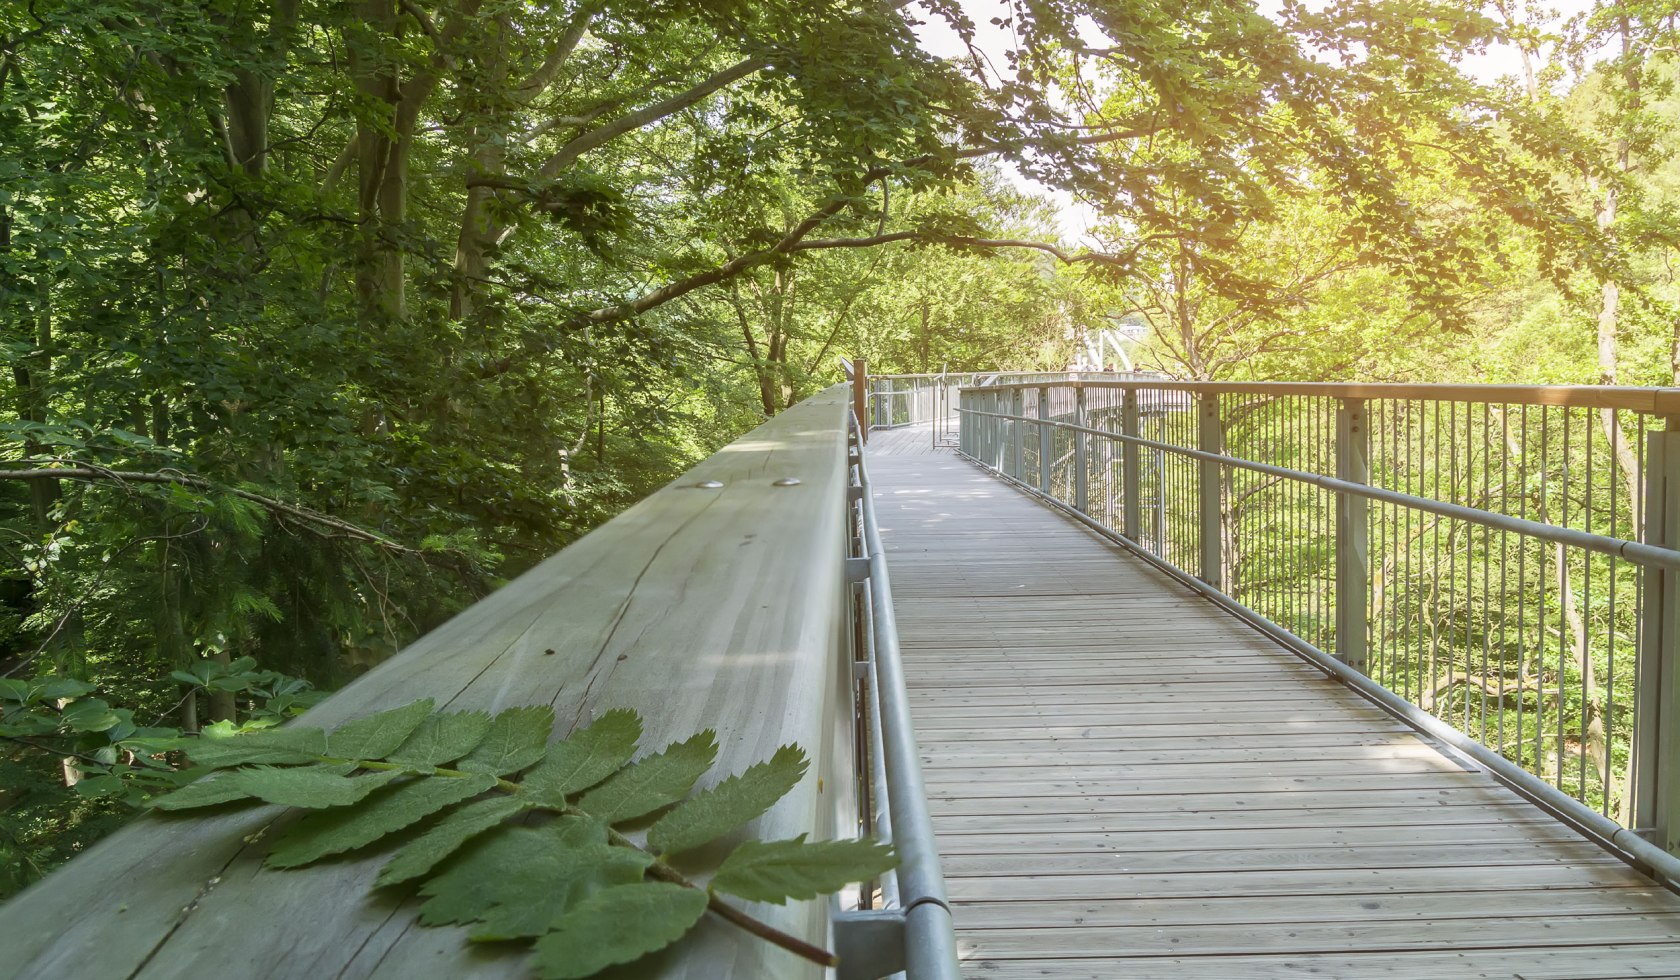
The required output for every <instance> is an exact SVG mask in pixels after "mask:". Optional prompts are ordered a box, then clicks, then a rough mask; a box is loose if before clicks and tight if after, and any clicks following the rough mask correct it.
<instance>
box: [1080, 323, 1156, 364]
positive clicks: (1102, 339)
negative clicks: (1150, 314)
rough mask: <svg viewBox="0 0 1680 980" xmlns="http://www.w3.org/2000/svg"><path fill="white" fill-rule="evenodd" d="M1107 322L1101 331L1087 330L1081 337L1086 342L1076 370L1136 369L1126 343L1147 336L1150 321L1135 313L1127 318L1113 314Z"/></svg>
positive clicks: (1082, 345) (1081, 350)
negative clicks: (1127, 351)
mask: <svg viewBox="0 0 1680 980" xmlns="http://www.w3.org/2000/svg"><path fill="white" fill-rule="evenodd" d="M1105 322H1106V323H1108V324H1110V325H1109V326H1105V327H1103V328H1102V329H1100V330H1086V331H1084V332H1083V336H1082V337H1081V338H1080V339H1081V341H1082V342H1081V345H1080V347H1081V349H1080V351H1079V360H1078V362H1077V363H1075V364H1074V365H1073V367H1072V369H1073V370H1075V371H1108V370H1118V371H1126V372H1131V371H1135V370H1136V368H1135V367H1134V366H1133V365H1132V358H1131V355H1130V354H1127V353H1126V343H1127V341H1134V342H1135V341H1138V340H1141V339H1143V337H1144V336H1145V335H1147V334H1148V333H1149V324H1148V323H1147V322H1146V321H1145V320H1144V319H1143V318H1142V317H1140V316H1138V315H1137V314H1135V313H1133V314H1128V315H1126V316H1123V317H1109V318H1106V321H1105ZM1111 365H1112V367H1111Z"/></svg>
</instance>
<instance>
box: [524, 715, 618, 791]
mask: <svg viewBox="0 0 1680 980" xmlns="http://www.w3.org/2000/svg"><path fill="white" fill-rule="evenodd" d="M641 737H642V719H641V716H639V715H637V714H636V713H635V712H634V711H631V710H629V709H627V708H614V709H613V710H611V711H609V712H607V713H606V714H604V715H602V716H601V717H599V718H597V719H595V722H594V723H593V724H591V725H590V726H589V727H587V728H583V729H580V730H579V731H576V732H573V733H572V737H571V738H568V739H566V740H565V741H564V742H557V743H555V744H554V745H551V746H549V747H548V755H547V757H546V758H544V759H543V761H542V764H541V765H539V766H537V767H536V768H535V769H532V770H531V771H530V772H528V773H526V774H525V779H524V781H523V783H522V785H523V786H524V787H525V790H526V791H527V792H529V793H531V794H532V798H533V799H536V800H539V801H541V802H542V803H543V804H544V805H545V806H556V807H559V806H565V804H566V797H568V796H570V795H571V794H573V793H577V792H581V791H582V790H586V789H588V788H589V787H591V786H594V785H595V784H596V783H598V782H600V781H601V780H603V779H606V778H607V777H608V776H610V775H612V774H613V773H615V772H617V771H618V769H619V767H620V766H622V765H624V764H625V763H626V762H629V761H630V757H631V756H633V755H635V754H636V743H637V741H639V740H640V739H641Z"/></svg>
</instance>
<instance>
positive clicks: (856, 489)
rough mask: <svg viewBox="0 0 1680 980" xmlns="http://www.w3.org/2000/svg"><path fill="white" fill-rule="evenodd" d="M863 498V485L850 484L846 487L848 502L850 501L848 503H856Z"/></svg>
mask: <svg viewBox="0 0 1680 980" xmlns="http://www.w3.org/2000/svg"><path fill="white" fill-rule="evenodd" d="M862 499H863V488H862V487H860V486H849V487H847V488H846V503H848V504H851V503H856V502H857V501H859V500H862Z"/></svg>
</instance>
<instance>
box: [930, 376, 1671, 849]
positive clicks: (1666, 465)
mask: <svg viewBox="0 0 1680 980" xmlns="http://www.w3.org/2000/svg"><path fill="white" fill-rule="evenodd" d="M960 411H961V413H962V427H961V434H960V440H959V443H960V444H959V449H960V451H961V452H963V453H964V454H966V455H967V456H969V457H971V458H973V459H974V460H976V461H977V462H979V463H981V464H982V465H984V466H986V467H988V468H990V469H993V470H995V471H997V472H999V473H1000V474H1002V475H1003V476H1005V477H1006V478H1008V479H1011V480H1013V481H1016V482H1018V483H1020V484H1021V485H1023V486H1025V487H1027V488H1028V489H1030V490H1032V491H1034V492H1036V493H1039V494H1041V495H1043V496H1044V497H1046V498H1048V499H1050V500H1052V501H1054V502H1056V503H1057V504H1059V505H1061V506H1062V507H1064V508H1065V509H1067V510H1070V511H1072V512H1074V513H1076V514H1078V515H1079V516H1080V517H1081V518H1082V519H1084V520H1085V521H1086V522H1087V523H1090V524H1092V525H1093V526H1095V527H1097V528H1099V529H1101V530H1102V531H1104V532H1106V533H1108V534H1110V535H1111V536H1114V537H1116V538H1118V539H1120V540H1121V541H1122V542H1123V543H1124V544H1126V545H1128V546H1129V547H1130V548H1132V549H1133V550H1135V551H1137V552H1138V553H1139V554H1141V555H1144V556H1145V557H1147V558H1150V559H1151V560H1153V561H1154V562H1156V563H1157V564H1160V565H1161V566H1163V567H1165V568H1167V569H1168V570H1170V571H1172V572H1174V573H1175V574H1177V575H1178V576H1179V577H1181V578H1183V579H1185V580H1186V581H1191V582H1193V583H1194V584H1195V585H1196V586H1197V587H1198V588H1200V589H1201V590H1202V591H1204V592H1206V593H1208V594H1209V595H1210V596H1211V597H1213V598H1215V599H1216V601H1219V602H1221V603H1222V604H1224V605H1226V606H1228V607H1229V608H1231V609H1233V611H1237V612H1238V613H1239V614H1241V615H1243V616H1244V617H1245V618H1248V619H1249V620H1250V621H1252V622H1254V623H1255V624H1256V625H1258V626H1260V627H1261V628H1262V629H1264V630H1266V631H1267V632H1269V633H1271V634H1272V635H1274V636H1276V637H1277V638H1279V639H1281V640H1283V641H1284V642H1286V643H1288V644H1289V645H1291V646H1293V647H1294V648H1296V649H1297V650H1299V651H1301V652H1303V653H1305V654H1308V655H1309V658H1317V660H1318V662H1319V663H1320V665H1321V666H1323V667H1325V669H1326V670H1327V671H1329V672H1331V673H1334V674H1337V675H1338V676H1344V679H1349V680H1350V683H1354V684H1355V686H1357V687H1360V688H1361V689H1362V690H1366V691H1367V693H1368V694H1370V693H1373V692H1379V691H1380V692H1383V696H1379V697H1377V698H1376V699H1377V700H1379V701H1380V702H1383V703H1385V706H1387V707H1389V708H1390V709H1391V710H1393V711H1394V712H1395V713H1396V714H1400V715H1403V716H1405V717H1407V718H1408V719H1409V720H1411V721H1413V722H1414V723H1417V724H1419V726H1420V727H1424V728H1426V729H1429V730H1430V731H1431V732H1433V733H1435V734H1437V735H1442V736H1445V735H1446V733H1455V734H1453V735H1452V736H1450V737H1452V738H1454V739H1455V740H1457V739H1462V744H1463V745H1464V746H1466V747H1468V748H1469V749H1470V750H1471V751H1470V754H1472V755H1475V756H1476V757H1477V758H1479V759H1481V760H1482V761H1484V763H1486V764H1488V766H1489V768H1490V769H1494V770H1495V771H1497V772H1498V773H1499V774H1500V775H1501V776H1502V777H1506V781H1507V782H1509V783H1511V784H1512V785H1513V786H1514V787H1515V788H1517V789H1519V791H1521V792H1524V793H1525V795H1528V796H1529V797H1530V798H1531V799H1535V800H1536V802H1541V803H1542V805H1546V806H1548V807H1549V808H1555V812H1559V815H1560V816H1564V817H1565V819H1568V820H1570V822H1572V823H1575V824H1576V825H1577V826H1579V827H1581V828H1582V829H1584V830H1586V831H1587V832H1588V833H1589V834H1591V835H1593V836H1596V837H1598V838H1599V839H1601V840H1604V841H1607V842H1611V841H1613V843H1614V844H1615V846H1616V847H1618V848H1619V849H1620V850H1622V851H1623V852H1624V853H1628V852H1638V854H1639V855H1642V856H1641V857H1640V860H1641V861H1643V862H1645V863H1647V864H1648V863H1650V860H1656V858H1655V857H1654V855H1657V854H1661V853H1662V851H1668V852H1676V851H1680V550H1676V549H1677V548H1680V390H1677V389H1638V388H1594V387H1577V388H1561V387H1512V386H1444V385H1336V384H1295V383H1289V384H1266V383H1245V384H1223V383H1196V382H1168V381H1097V380H1083V381H1078V382H1064V383H1048V384H1037V385H1034V384H1007V385H1001V386H996V387H987V388H968V389H965V390H963V392H962V393H961V406H960ZM1448 726H1450V727H1448ZM1519 784H1520V785H1519ZM1625 828H1634V829H1633V830H1631V831H1630V830H1628V829H1625ZM1645 840H1650V841H1652V842H1654V843H1655V844H1657V845H1658V846H1659V847H1660V848H1661V851H1658V850H1656V849H1654V848H1651V847H1650V846H1649V845H1648V844H1645V843H1644V841H1645ZM1647 859H1649V860H1647ZM1670 860H1672V859H1670ZM1672 867H1674V868H1680V865H1673V866H1672ZM1670 876H1672V868H1671V873H1670Z"/></svg>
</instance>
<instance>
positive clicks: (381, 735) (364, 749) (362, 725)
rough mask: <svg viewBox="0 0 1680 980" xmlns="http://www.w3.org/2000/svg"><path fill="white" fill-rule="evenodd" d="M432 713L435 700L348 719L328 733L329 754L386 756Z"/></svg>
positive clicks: (336, 755)
mask: <svg viewBox="0 0 1680 980" xmlns="http://www.w3.org/2000/svg"><path fill="white" fill-rule="evenodd" d="M431 714H432V699H431V698H425V699H423V700H420V701H416V702H414V703H413V704H405V705H403V706H402V707H400V708H392V709H391V710H389V711H381V712H379V713H378V714H373V715H368V716H367V717H366V718H358V719H356V720H355V721H351V722H346V723H344V724H342V725H340V726H338V727H337V728H335V729H333V730H332V732H331V733H330V734H329V735H328V736H327V751H326V754H327V755H330V756H332V757H333V758H335V759H383V758H385V757H386V756H388V755H390V754H391V753H392V752H395V751H396V750H397V749H398V748H399V747H400V746H401V745H402V744H403V742H404V741H405V740H406V739H407V738H408V736H410V735H412V734H414V730H415V729H416V728H419V727H420V724H421V723H422V722H424V721H425V720H426V719H427V718H428V717H430V716H431Z"/></svg>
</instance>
